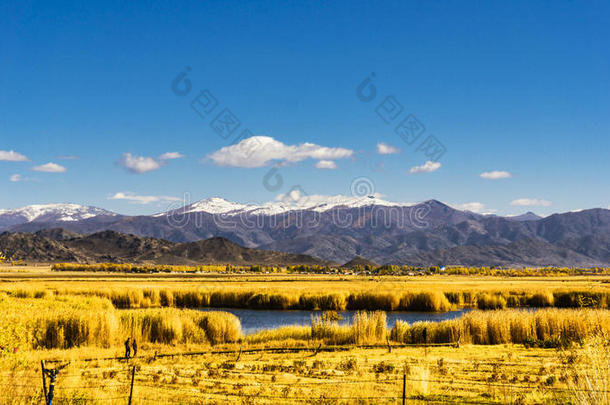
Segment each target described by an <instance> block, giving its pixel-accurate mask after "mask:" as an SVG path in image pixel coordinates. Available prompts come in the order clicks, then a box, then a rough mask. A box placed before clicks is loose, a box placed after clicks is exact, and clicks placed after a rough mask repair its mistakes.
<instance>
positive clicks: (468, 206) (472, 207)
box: [450, 201, 497, 214]
mask: <svg viewBox="0 0 610 405" xmlns="http://www.w3.org/2000/svg"><path fill="white" fill-rule="evenodd" d="M450 205H451V204H450ZM451 206H452V207H454V208H457V209H458V210H462V211H470V212H475V213H477V214H494V213H496V212H497V210H495V209H491V208H487V207H486V206H485V204H483V203H481V202H478V201H473V202H469V203H464V204H453V205H451Z"/></svg>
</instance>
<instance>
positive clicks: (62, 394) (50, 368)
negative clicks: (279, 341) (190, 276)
mask: <svg viewBox="0 0 610 405" xmlns="http://www.w3.org/2000/svg"><path fill="white" fill-rule="evenodd" d="M359 347H360V348H363V347H364V348H387V349H388V350H389V352H391V351H392V349H393V348H399V347H405V346H404V345H401V346H393V347H387V345H374V346H373V345H371V346H359ZM335 349H337V348H336V347H332V346H329V347H320V346H319V347H317V348H311V347H293V348H286V347H283V348H279V347H270V348H257V349H240V350H209V351H205V352H182V353H155V354H154V355H152V356H146V357H138V358H137V360H138V361H139V364H137V365H136V364H134V363H133V360H130V359H126V358H121V357H100V358H85V359H74V360H71V362H72V363H79V362H85V363H90V362H92V361H98V362H104V361H105V362H111V363H116V362H118V363H119V365H118V366H116V367H112V368H107V367H106V368H102V367H100V368H96V367H98V366H95V367H93V368H86V369H84V370H83V371H81V372H80V373H74V370H71V369H67V370H65V371H62V367H64V366H61V365H59V364H60V363H62V360H60V359H51V360H47V361H46V362H44V361H43V362H42V363H41V377H35V376H31V375H29V376H19V379H20V383H18V384H5V383H0V387H11V388H13V389H14V388H21V387H22V388H26V387H32V386H33V385H35V384H36V380H38V384H40V383H41V382H42V387H41V388H42V389H41V390H40V399H41V402H43V403H47V404H51V403H53V400H55V403H57V402H69V401H74V400H77V401H84V402H87V401H91V402H100V403H108V402H110V403H125V404H132V403H150V402H156V403H159V402H160V401H167V402H169V401H171V398H174V397H179V398H181V399H180V403H202V401H205V400H211V399H216V400H224V401H231V400H235V401H238V398H241V400H240V401H243V400H248V401H250V402H253V401H254V402H255V401H259V400H262V401H266V402H275V403H308V402H311V401H312V400H315V401H317V402H319V403H325V402H324V401H331V402H333V401H334V402H340V401H344V402H350V401H356V402H357V401H372V403H379V402H384V403H401V402H402V403H403V404H404V403H406V401H412V400H413V401H417V400H421V395H420V394H417V393H415V392H412V390H411V385H412V384H420V385H421V384H425V385H430V384H435V385H436V386H437V387H440V388H443V389H444V391H448V390H450V391H452V392H453V395H444V396H442V398H436V397H434V396H428V397H426V403H468V404H490V403H494V401H493V400H490V399H489V398H486V399H479V398H473V397H472V395H470V396H469V395H468V392H469V391H473V389H474V388H476V387H481V390H482V391H483V392H487V391H489V390H501V391H504V392H511V393H515V394H518V393H531V392H542V393H547V394H549V393H550V394H552V395H564V396H566V395H574V393H577V392H579V391H583V392H584V391H586V392H594V393H602V394H608V393H610V390H602V389H594V388H592V389H581V388H577V387H571V386H564V387H558V386H553V384H554V381H551V382H549V383H544V382H541V383H540V384H529V383H524V382H521V383H519V382H502V381H497V375H496V374H497V372H498V368H499V367H505V368H513V369H515V370H516V371H517V372H526V371H527V373H529V375H534V374H536V373H532V368H533V367H541V366H542V365H541V364H540V363H536V362H508V361H507V362H502V363H498V362H493V361H477V360H469V361H466V360H449V361H445V360H443V361H442V362H441V363H438V362H430V363H426V364H424V363H422V360H421V359H414V358H413V359H412V358H401V359H400V361H401V362H402V363H403V364H412V365H417V366H424V365H425V366H426V367H430V368H433V367H436V368H438V369H441V368H443V367H448V366H453V367H461V366H464V367H462V368H461V369H460V370H459V371H461V372H462V373H464V372H468V371H469V370H470V371H472V370H476V371H477V372H478V373H479V374H480V376H479V378H476V379H475V378H467V376H461V375H459V374H458V373H455V374H450V375H446V376H443V375H439V376H435V377H434V378H432V377H418V376H415V375H411V374H410V372H409V371H404V372H400V371H399V370H394V369H393V370H392V371H390V372H385V371H382V372H379V370H377V369H375V366H370V367H369V366H365V367H361V368H360V369H359V374H372V375H375V376H376V377H375V378H371V377H370V376H367V377H366V378H356V377H355V376H354V375H349V374H345V375H312V374H311V373H309V374H306V375H298V376H296V375H295V376H293V377H295V378H297V380H296V381H277V380H276V376H277V375H279V374H282V373H283V370H282V369H281V368H279V369H277V370H273V369H272V370H270V371H265V370H249V371H248V370H245V369H239V370H234V369H230V368H228V369H222V370H221V369H220V364H219V365H218V366H219V368H218V370H220V372H221V373H223V374H224V376H225V377H226V376H229V375H230V376H231V377H232V378H234V379H235V380H233V381H232V380H228V379H226V378H218V377H214V376H213V375H206V376H201V375H197V377H198V378H197V381H196V384H195V383H192V384H189V383H188V379H189V378H193V377H194V375H188V374H183V375H181V376H180V379H179V378H178V377H177V376H173V378H174V380H175V381H173V382H172V381H169V380H168V378H169V377H170V376H167V375H165V374H164V372H163V371H161V370H160V369H155V368H154V367H155V361H156V360H161V359H170V358H172V357H177V356H184V357H187V358H189V357H191V358H192V357H194V356H200V355H223V356H228V355H234V354H236V355H237V358H231V359H229V360H226V361H225V363H238V362H239V360H240V357H241V356H242V355H244V354H254V353H286V352H292V353H300V352H306V351H309V352H313V353H314V355H315V354H317V353H322V352H328V351H335ZM341 351H343V350H341ZM308 357H309V356H308ZM64 364H65V363H64ZM475 364H476V368H473V365H475ZM466 366H467V367H466ZM484 366H488V367H491V369H489V370H482V368H483V367H484ZM560 366H561V365H554V367H560ZM543 369H544V367H542V369H541V371H540V373H538V374H540V375H541V376H542V375H544V371H545V370H543ZM54 370H57V372H55V374H53V373H54ZM485 373H487V374H485ZM53 375H54V377H52V376H53ZM481 375H482V376H481ZM0 376H11V374H10V373H6V372H3V373H0ZM221 377H222V376H221ZM83 379H86V380H87V381H86V382H83V381H82V380H83ZM108 379H111V381H104V380H108ZM494 379H495V380H494ZM180 380H182V381H180ZM253 380H254V381H253ZM407 383H409V384H407ZM331 386H334V387H335V388H337V387H340V388H341V389H336V390H335V391H338V392H337V393H336V394H334V395H333V393H332V392H331V391H329V390H328V387H331ZM348 387H353V388H350V389H348ZM360 387H362V388H366V389H365V390H364V391H365V392H364V393H363V394H362V395H352V394H346V395H344V394H343V393H341V390H342V389H343V390H344V391H346V392H354V391H355V390H360ZM100 390H103V391H105V396H104V397H96V396H94V393H96V392H99V391H100ZM268 391H272V392H268ZM371 391H375V392H379V394H378V395H375V396H371V395H370V392H371ZM458 391H460V392H463V393H464V395H461V396H457V395H455V394H456V393H457V392H458ZM74 393H77V394H78V395H74ZM471 394H472V392H471ZM15 396H16V397H18V396H21V397H27V395H23V394H19V393H17V394H15ZM30 398H31V395H30Z"/></svg>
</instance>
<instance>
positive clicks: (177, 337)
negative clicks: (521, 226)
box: [0, 270, 610, 404]
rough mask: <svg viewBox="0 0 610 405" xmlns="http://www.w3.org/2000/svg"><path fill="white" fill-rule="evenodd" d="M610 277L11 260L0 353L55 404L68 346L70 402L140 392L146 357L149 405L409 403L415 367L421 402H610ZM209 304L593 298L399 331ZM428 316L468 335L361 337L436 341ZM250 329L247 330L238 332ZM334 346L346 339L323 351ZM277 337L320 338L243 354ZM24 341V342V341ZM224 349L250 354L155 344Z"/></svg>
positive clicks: (376, 323)
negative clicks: (257, 314)
mask: <svg viewBox="0 0 610 405" xmlns="http://www.w3.org/2000/svg"><path fill="white" fill-rule="evenodd" d="M605 281H606V280H605V279H604V278H600V277H563V278H547V279H527V278H523V279H517V278H507V279H505V278H491V277H476V276H474V277H464V276H430V277H373V278H362V277H329V276H300V275H290V276H286V275H270V276H252V275H246V276H223V277H220V276H218V275H213V276H210V275H191V274H186V275H175V274H159V275H133V274H129V275H124V274H112V275H109V274H95V275H92V274H86V273H79V274H76V273H74V274H70V273H61V274H57V273H51V272H45V271H43V272H40V271H35V270H34V271H24V272H21V273H2V274H0V283H1V284H0V308H2V311H0V346H2V347H4V348H5V349H4V351H2V352H1V353H0V367H1V368H2V370H3V372H0V386H2V387H3V390H2V392H1V393H0V399H1V400H0V402H1V403H11V404H34V403H40V402H41V394H40V393H41V390H40V381H41V380H40V369H39V365H40V363H39V362H40V360H41V359H49V358H57V359H65V360H71V363H70V365H69V366H68V368H67V369H65V371H62V373H61V374H60V379H59V383H58V386H57V395H58V396H57V400H58V401H56V403H65V404H76V403H79V404H81V403H95V402H96V401H99V403H111V404H112V403H116V404H124V403H126V396H127V395H128V382H129V370H130V367H131V366H135V367H136V369H137V372H136V387H135V391H134V394H135V396H134V398H135V400H134V403H135V404H144V403H150V402H154V403H173V404H175V403H202V402H204V403H212V404H214V403H217V404H225V403H240V404H243V403H248V404H267V403H280V404H292V403H295V401H297V400H299V399H306V400H307V401H310V400H311V401H310V402H313V403H318V404H344V403H349V404H352V403H353V404H378V403H396V402H397V397H398V396H400V394H401V393H402V375H403V373H404V374H406V375H407V393H408V400H407V402H408V403H422V402H426V401H427V402H434V401H437V402H440V403H443V402H452V403H456V402H457V403H460V402H467V401H474V402H477V403H489V404H494V403H513V404H539V403H582V404H592V403H607V397H605V396H599V395H598V394H600V391H605V390H608V388H604V387H607V386H608V383H607V381H608V380H609V379H608V378H607V375H608V374H609V373H608V372H607V369H608V367H607V364H609V363H608V352H609V351H608V349H607V346H606V343H605V340H604V339H603V338H600V337H599V336H604V335H605V336H608V332H610V326H609V325H610V315H608V314H609V311H608V310H607V309H590V308H589V307H606V306H607V305H608V300H607V298H606V297H607V295H606V294H607V292H608V291H609V290H608V288H607V286H608V284H606V283H605ZM202 304H205V305H207V306H222V305H227V306H232V305H237V306H239V305H245V306H246V307H249V308H265V307H273V308H287V307H293V306H294V305H300V306H302V307H303V308H308V309H313V308H327V309H331V310H337V309H343V308H345V307H348V306H350V307H351V308H354V309H359V310H365V309H372V308H370V307H371V306H372V307H375V306H377V307H379V309H398V308H407V309H413V310H415V309H417V310H447V309H448V308H450V307H459V306H474V307H485V308H505V307H512V306H536V307H551V306H564V307H566V306H572V307H583V309H555V308H545V309H541V310H538V311H527V310H522V309H512V310H508V309H504V310H499V311H473V312H471V313H469V314H468V315H466V316H464V317H463V318H461V319H456V320H451V321H445V322H441V323H437V324H433V323H417V324H414V325H406V324H403V323H398V324H397V325H396V326H394V327H393V328H392V329H391V330H390V331H388V330H387V328H386V325H385V314H383V313H382V312H373V313H371V312H368V313H367V312H360V313H359V314H358V315H357V316H356V317H355V319H354V320H352V322H351V324H349V325H338V324H337V323H336V322H335V321H334V320H333V318H332V317H326V318H320V319H314V320H313V321H312V325H307V326H292V327H284V328H280V329H276V330H271V331H261V332H258V333H256V334H253V335H249V336H242V334H241V328H240V325H239V321H238V320H237V319H236V318H235V317H234V316H232V315H229V314H222V313H220V314H217V313H209V312H201V311H193V310H188V309H180V308H182V307H196V306H200V305H202ZM344 306H345V307H344ZM116 307H121V308H128V309H117V308H116ZM151 307H153V308H151ZM424 328H425V330H426V336H427V337H426V342H428V343H434V342H439V343H440V342H455V341H457V339H458V338H460V339H461V343H462V345H461V347H460V348H459V349H458V348H453V347H434V348H427V349H426V348H422V347H410V348H393V349H392V351H391V353H390V352H389V351H388V350H386V349H363V348H357V347H355V346H354V345H355V344H380V345H383V344H385V343H386V340H385V339H386V336H389V337H390V338H391V339H392V341H395V342H404V343H421V342H423V341H424V339H423V336H424ZM128 336H130V337H135V338H136V340H137V341H138V342H139V343H140V351H139V353H138V358H137V359H135V360H130V361H129V362H126V361H118V360H96V361H91V362H84V361H82V359H84V358H91V357H94V358H104V357H116V356H121V355H122V353H123V347H122V342H123V340H124V339H125V338H126V337H128ZM235 341H239V343H230V342H235ZM513 343H524V345H521V344H519V345H515V344H513ZM211 344H214V345H215V346H211ZM320 344H322V345H333V344H337V345H344V346H342V347H341V348H340V349H341V350H340V351H336V352H319V353H316V351H315V348H317V347H319V345H320ZM581 344H582V345H583V346H581ZM263 346H264V347H274V346H279V347H308V348H311V351H310V352H304V353H281V354H280V353H257V354H248V353H246V352H244V353H243V354H241V355H239V354H238V353H239V350H240V348H241V349H247V348H258V347H263ZM525 346H528V347H531V346H533V348H530V349H526V348H525ZM15 347H16V348H17V349H18V350H17V353H13V352H12V348H15ZM541 347H554V348H553V349H548V348H547V349H543V348H541ZM564 347H566V348H564ZM213 348H217V349H231V350H234V351H235V353H232V354H204V355H201V356H192V357H191V356H176V357H158V358H156V359H155V358H154V354H155V352H157V353H169V352H173V353H176V352H183V351H198V352H209V351H210V350H212V349H213ZM7 349H8V350H7ZM9 351H10V353H9ZM238 357H239V360H237V359H238ZM386 397H387V398H386ZM333 398H358V399H345V400H339V399H333Z"/></svg>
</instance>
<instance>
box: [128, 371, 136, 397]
mask: <svg viewBox="0 0 610 405" xmlns="http://www.w3.org/2000/svg"><path fill="white" fill-rule="evenodd" d="M135 377H136V366H133V367H132V368H131V387H130V388H129V405H131V399H132V398H133V380H134V379H135Z"/></svg>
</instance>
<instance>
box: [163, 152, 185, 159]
mask: <svg viewBox="0 0 610 405" xmlns="http://www.w3.org/2000/svg"><path fill="white" fill-rule="evenodd" d="M183 157H184V155H183V154H182V153H180V152H166V153H164V154H162V155H161V156H159V160H170V159H182V158H183Z"/></svg>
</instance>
